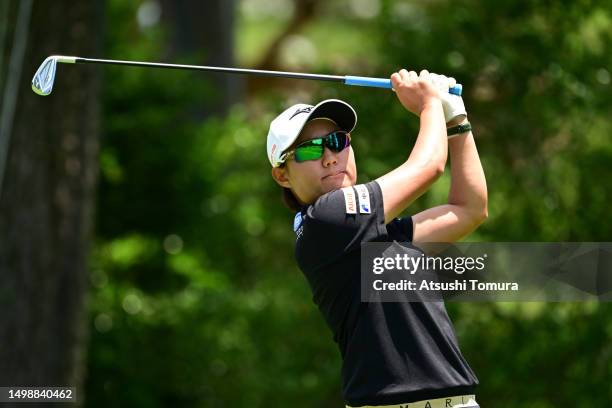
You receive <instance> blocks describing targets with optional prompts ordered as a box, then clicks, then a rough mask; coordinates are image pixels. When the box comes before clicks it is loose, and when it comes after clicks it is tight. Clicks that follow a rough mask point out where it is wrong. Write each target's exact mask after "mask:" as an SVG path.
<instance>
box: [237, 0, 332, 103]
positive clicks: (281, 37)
mask: <svg viewBox="0 0 612 408" xmlns="http://www.w3.org/2000/svg"><path fill="white" fill-rule="evenodd" d="M320 4H321V1H320V0H294V8H293V10H294V12H293V15H292V16H291V19H290V20H289V21H288V22H287V24H286V25H285V28H284V29H283V30H282V31H281V32H280V33H279V34H278V35H277V36H276V37H275V38H274V40H273V41H272V43H270V46H269V47H268V49H267V50H266V51H265V52H264V54H263V56H262V58H261V60H260V61H259V63H258V64H257V66H256V69H264V70H283V69H282V67H281V66H280V63H279V54H280V49H281V46H282V44H283V41H285V40H286V39H287V37H289V36H291V35H294V34H296V33H297V32H299V31H300V30H301V29H303V28H304V26H305V25H306V24H308V23H310V22H312V21H313V19H314V18H315V16H316V13H317V9H318V7H319V6H320ZM290 81H294V80H290ZM286 82H288V81H287V80H283V79H280V78H274V77H260V76H252V75H250V76H249V77H248V78H247V92H248V94H249V95H250V96H253V95H256V94H258V93H260V92H262V91H264V90H266V89H269V88H270V85H272V84H279V83H286Z"/></svg>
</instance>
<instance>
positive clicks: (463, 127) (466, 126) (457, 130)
mask: <svg viewBox="0 0 612 408" xmlns="http://www.w3.org/2000/svg"><path fill="white" fill-rule="evenodd" d="M470 130H472V125H470V122H465V123H462V124H460V125H457V126H453V127H450V128H448V129H446V135H447V136H449V137H450V136H453V135H459V134H461V133H465V132H469V131H470Z"/></svg>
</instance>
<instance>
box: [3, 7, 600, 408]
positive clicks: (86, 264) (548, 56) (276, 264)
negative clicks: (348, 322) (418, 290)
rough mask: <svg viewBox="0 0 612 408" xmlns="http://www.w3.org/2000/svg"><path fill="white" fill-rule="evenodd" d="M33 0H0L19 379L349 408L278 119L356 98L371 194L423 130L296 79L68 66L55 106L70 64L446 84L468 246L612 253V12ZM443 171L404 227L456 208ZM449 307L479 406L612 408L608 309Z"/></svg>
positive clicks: (202, 398) (208, 399) (157, 398)
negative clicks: (166, 65)
mask: <svg viewBox="0 0 612 408" xmlns="http://www.w3.org/2000/svg"><path fill="white" fill-rule="evenodd" d="M29 5H30V2H29V1H27V0H24V1H16V0H0V45H1V46H2V49H1V53H0V56H1V57H2V59H1V60H0V91H1V93H2V95H1V96H2V99H1V101H2V109H1V111H2V112H1V113H2V122H1V126H0V128H1V130H0V132H1V133H0V152H2V151H3V149H4V151H6V156H5V157H6V160H4V159H3V155H0V160H1V161H0V171H1V173H0V174H2V173H3V178H2V184H1V190H0V385H3V386H8V385H47V386H48V385H73V386H77V387H78V389H79V395H80V396H81V397H82V398H83V401H82V402H83V403H84V404H85V405H87V406H92V407H107V406H147V407H162V406H170V405H176V406H202V407H225V406H228V407H236V406H249V407H263V406H271V407H276V406H288V405H291V406H295V407H339V406H343V404H342V400H341V397H340V377H339V370H340V358H339V353H338V351H337V349H336V347H335V344H334V343H333V341H332V338H331V333H330V331H329V330H328V329H327V328H326V327H325V326H324V324H323V321H322V318H321V317H320V316H319V314H318V311H317V310H316V307H314V305H313V304H312V301H311V297H310V293H309V289H308V286H307V284H306V281H305V279H304V278H303V277H302V275H301V273H300V272H299V270H298V269H297V266H296V264H295V262H294V260H293V243H294V239H295V238H294V234H293V231H292V228H291V227H292V221H293V214H292V213H291V212H290V211H288V210H286V209H285V208H284V207H283V206H282V204H281V200H280V189H279V187H278V186H277V185H276V184H275V183H274V182H273V181H272V179H271V177H270V175H269V172H270V166H269V163H268V161H267V159H266V154H265V143H266V134H267V128H268V125H269V122H270V120H271V119H272V118H273V117H274V116H275V115H276V114H277V113H278V112H280V111H281V110H282V109H284V108H285V107H286V106H288V105H290V104H292V103H296V102H313V103H314V102H317V101H318V100H321V99H323V98H330V97H337V98H342V99H345V100H347V101H349V102H350V103H351V104H352V105H353V106H354V107H355V108H356V109H357V111H358V115H359V122H358V126H357V129H356V131H355V132H354V134H353V136H354V138H353V142H354V149H355V153H356V159H357V165H358V168H359V180H358V181H359V182H365V181H367V180H370V179H373V178H376V177H378V176H380V175H382V174H384V173H385V172H387V171H389V170H391V169H393V168H394V167H396V166H397V165H399V164H401V163H402V162H403V161H404V160H405V159H406V158H407V157H408V154H409V152H410V149H411V146H412V144H413V143H414V140H415V138H416V133H417V130H418V120H417V118H416V117H414V116H412V115H411V114H409V113H408V112H406V111H405V110H404V109H403V108H402V107H401V106H400V104H399V103H398V102H397V100H396V97H395V95H394V94H393V93H392V92H389V91H387V90H382V89H373V88H359V87H354V88H353V87H345V86H342V85H334V84H328V83H313V82H307V81H297V80H273V79H266V78H255V77H248V78H247V77H240V76H229V75H211V74H206V73H191V72H181V71H171V70H154V69H143V68H128V67H96V66H89V65H79V66H70V65H66V64H61V65H60V66H58V76H57V80H56V84H55V88H54V91H53V93H52V94H51V95H50V96H47V97H40V96H38V95H35V94H34V93H33V92H32V91H31V89H30V81H31V77H32V75H33V74H34V72H35V71H36V69H37V68H38V66H39V64H40V63H41V62H42V61H43V60H44V58H45V57H46V56H48V55H51V54H65V55H79V56H84V57H101V58H116V59H134V60H148V61H164V62H176V63H194V64H209V65H223V66H240V67H255V68H263V69H281V70H292V71H304V72H315V73H328V74H340V75H344V74H349V75H369V76H378V77H388V76H389V75H390V74H391V73H392V72H394V71H396V70H398V69H400V68H402V67H406V68H409V69H415V70H417V71H418V70H420V69H423V68H427V69H429V70H430V71H432V72H441V73H445V74H447V75H451V76H454V77H456V78H457V79H458V80H459V82H461V83H463V85H464V89H465V92H464V100H465V104H466V107H467V109H468V112H469V117H470V120H471V122H472V124H473V126H474V128H475V132H474V134H475V137H476V141H477V145H478V149H479V152H480V155H481V159H482V163H483V166H484V169H485V174H486V176H487V181H488V190H489V219H488V220H487V221H486V222H485V223H484V224H483V225H482V226H481V227H480V228H479V229H478V230H477V231H476V232H475V233H473V234H472V235H471V236H469V237H468V239H467V240H468V241H488V242H496V241H502V242H503V241H544V242H555V241H576V242H579V241H610V240H611V239H610V231H611V227H610V225H612V222H611V221H612V217H611V215H610V210H609V202H610V199H611V198H612V197H611V187H610V185H611V184H610V178H611V176H612V171H611V170H610V163H611V162H612V142H611V141H610V137H611V136H610V135H611V134H612V128H611V125H610V116H611V114H612V109H611V107H612V105H611V103H610V100H609V98H610V68H609V67H610V66H611V64H610V63H611V59H612V57H611V55H612V54H610V52H609V51H610V45H611V40H612V30H611V27H612V6H611V5H610V3H609V2H593V1H574V2H562V1H529V2H516V1H505V0H501V1H496V2H489V1H481V2H477V1H461V2H451V1H446V0H440V1H435V2H431V1H400V0H396V1H391V0H350V1H349V0H331V1H321V0H320V1H317V0H294V1H290V0H274V1H271V0H241V1H238V0H234V1H222V0H215V1H206V2H200V1H195V0H183V1H170V0H163V1H152V0H148V1H139V0H129V1H123V0H121V1H120V0H111V1H102V0H92V1H79V2H74V1H68V0H57V1H53V2H47V1H42V0H34V1H33V2H31V8H29V7H28V6H29ZM20 16H21V17H20ZM20 50H21V51H23V52H21V51H20ZM449 176H450V175H449V172H448V171H447V172H446V174H445V175H444V176H443V177H442V178H441V179H440V180H439V181H438V182H437V183H436V184H435V185H434V186H433V188H431V189H430V191H429V192H428V193H427V194H425V195H424V196H423V197H422V198H420V199H419V200H418V201H417V202H416V203H415V204H414V205H413V206H411V207H410V208H409V209H408V210H407V211H406V215H409V214H412V213H415V212H418V211H420V210H422V209H425V208H428V207H431V206H434V205H438V204H441V203H443V202H445V200H446V194H447V192H448V186H449V182H450V178H449ZM448 308H449V311H450V313H451V315H452V317H453V320H454V323H455V328H456V331H457V334H458V337H459V341H460V345H461V347H462V350H463V352H464V354H465V356H466V358H467V359H468V361H469V362H470V364H471V365H472V367H473V368H474V370H475V371H476V373H477V375H478V377H479V378H480V381H481V386H480V387H479V389H478V393H477V395H478V399H479V401H480V402H481V404H482V406H483V407H496V408H498V407H535V408H549V407H550V408H552V407H570V406H572V407H594V406H598V407H604V406H609V405H610V404H611V403H612V387H610V384H611V383H612V358H611V357H612V342H611V341H610V338H611V337H612V308H611V307H610V305H609V304H598V303H509V302H505V303H504V302H500V303H484V304H483V303H474V304H470V303H449V304H448Z"/></svg>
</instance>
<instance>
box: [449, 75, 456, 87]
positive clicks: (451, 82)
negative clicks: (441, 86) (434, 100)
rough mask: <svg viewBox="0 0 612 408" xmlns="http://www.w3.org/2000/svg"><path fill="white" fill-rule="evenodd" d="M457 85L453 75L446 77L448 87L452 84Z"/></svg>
mask: <svg viewBox="0 0 612 408" xmlns="http://www.w3.org/2000/svg"><path fill="white" fill-rule="evenodd" d="M455 85H457V80H456V79H455V78H453V77H449V78H448V87H449V88H452V87H453V86H455Z"/></svg>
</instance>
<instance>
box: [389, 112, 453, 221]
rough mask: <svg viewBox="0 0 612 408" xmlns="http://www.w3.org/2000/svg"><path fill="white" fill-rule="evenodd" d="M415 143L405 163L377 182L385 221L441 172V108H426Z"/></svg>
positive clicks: (443, 135)
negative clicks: (381, 194) (381, 193)
mask: <svg viewBox="0 0 612 408" xmlns="http://www.w3.org/2000/svg"><path fill="white" fill-rule="evenodd" d="M420 118H421V124H420V131H419V136H418V137H417V142H416V144H415V146H414V147H413V149H412V152H411V153H410V157H409V158H408V160H406V162H405V163H404V164H402V165H401V166H399V167H398V168H396V169H394V170H392V171H390V172H389V173H387V174H385V175H384V176H382V177H379V178H378V179H377V181H378V184H379V185H380V187H381V189H382V191H383V196H384V208H385V222H389V221H391V220H392V219H393V218H395V217H397V216H398V215H399V214H400V213H401V212H402V211H403V210H404V209H405V208H406V207H407V206H408V205H410V203H412V202H413V201H414V200H416V199H417V198H418V197H419V196H421V195H422V194H423V193H424V192H425V191H427V189H428V188H429V186H431V184H432V183H433V182H435V181H436V180H437V179H438V177H440V175H441V174H442V173H443V172H444V166H445V165H446V159H447V156H448V147H447V141H446V126H445V124H444V115H443V113H442V106H441V104H440V103H439V102H438V103H432V104H431V105H426V106H425V107H424V109H423V110H422V112H421V115H420Z"/></svg>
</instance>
